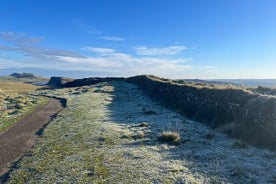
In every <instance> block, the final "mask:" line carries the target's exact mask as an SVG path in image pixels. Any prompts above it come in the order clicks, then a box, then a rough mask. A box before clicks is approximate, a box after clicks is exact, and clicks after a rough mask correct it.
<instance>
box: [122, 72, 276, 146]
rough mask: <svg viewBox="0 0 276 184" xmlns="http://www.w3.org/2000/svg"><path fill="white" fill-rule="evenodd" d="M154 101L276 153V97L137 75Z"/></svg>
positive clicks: (234, 88) (136, 81) (135, 80)
mask: <svg viewBox="0 0 276 184" xmlns="http://www.w3.org/2000/svg"><path fill="white" fill-rule="evenodd" d="M127 81H128V82H131V83H134V84H136V85H138V86H140V87H141V88H142V89H144V90H146V92H147V93H148V94H149V96H151V97H152V98H153V99H155V100H158V101H159V102H162V103H164V104H165V105H167V106H169V107H171V108H173V109H175V110H177V111H178V112H180V113H182V114H184V115H186V116H188V117H190V118H194V119H196V120H200V121H202V122H205V123H207V124H208V125H210V126H212V127H214V128H221V129H223V130H224V131H226V132H227V133H229V134H230V135H231V136H233V137H235V138H239V139H242V140H244V141H246V142H248V143H250V144H252V145H256V146H259V147H264V148H269V149H272V150H276V98H275V97H273V96H265V95H261V94H256V93H253V92H251V91H249V90H246V89H243V88H238V87H232V88H231V87H223V86H219V87H218V86H213V87H212V86H210V85H206V86H204V85H200V86H197V85H192V84H177V83H173V82H172V81H170V80H163V79H161V78H158V77H154V76H136V77H131V78H128V79H127Z"/></svg>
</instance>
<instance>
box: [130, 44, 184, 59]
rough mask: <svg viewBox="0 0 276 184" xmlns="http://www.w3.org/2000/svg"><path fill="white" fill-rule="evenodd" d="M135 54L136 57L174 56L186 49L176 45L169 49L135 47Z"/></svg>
mask: <svg viewBox="0 0 276 184" xmlns="http://www.w3.org/2000/svg"><path fill="white" fill-rule="evenodd" d="M134 49H135V51H136V54H138V55H149V56H154V55H175V54H178V53H180V52H182V51H183V50H185V49H187V47H185V46H181V45H177V46H170V47H159V48H148V47H135V48H134Z"/></svg>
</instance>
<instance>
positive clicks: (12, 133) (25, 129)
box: [0, 98, 62, 182]
mask: <svg viewBox="0 0 276 184" xmlns="http://www.w3.org/2000/svg"><path fill="white" fill-rule="evenodd" d="M61 110H62V104H61V102H60V100H58V99H53V98H48V103H47V104H46V105H43V106H41V107H38V108H37V109H35V110H34V111H33V112H32V113H31V114H29V115H27V116H25V117H24V118H23V119H22V120H20V121H19V122H17V123H16V124H15V125H14V126H12V127H11V128H9V129H8V130H7V131H4V132H2V133H0V182H1V180H5V178H6V177H7V175H8V173H9V171H10V170H11V169H12V167H13V166H14V165H15V163H16V162H17V161H18V160H19V159H20V158H21V157H22V156H24V155H25V154H27V153H28V152H30V151H31V149H32V147H33V145H34V144H35V140H36V139H37V137H38V136H39V134H40V133H41V132H42V129H43V128H44V127H45V126H46V125H47V124H48V123H49V122H50V121H51V119H52V118H54V117H55V116H56V114H57V113H58V112H59V111H61Z"/></svg>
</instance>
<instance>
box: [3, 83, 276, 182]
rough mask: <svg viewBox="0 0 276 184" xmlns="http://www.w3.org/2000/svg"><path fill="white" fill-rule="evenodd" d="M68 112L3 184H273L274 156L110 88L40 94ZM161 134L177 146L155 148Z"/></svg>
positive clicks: (126, 89) (131, 92) (125, 87)
mask: <svg viewBox="0 0 276 184" xmlns="http://www.w3.org/2000/svg"><path fill="white" fill-rule="evenodd" d="M37 94H40V95H46V96H55V97H62V98H66V99H67V100H68V103H67V108H65V109H64V110H63V111H62V112H60V113H59V115H58V116H57V117H56V118H55V119H54V120H53V121H52V122H51V123H50V124H49V125H48V126H47V127H46V128H45V130H44V133H43V135H42V136H41V137H40V138H39V140H38V141H37V143H36V145H35V147H34V149H33V151H32V153H31V154H30V155H29V156H26V157H24V158H23V159H22V161H21V162H20V163H19V164H18V166H17V168H15V169H14V170H13V171H12V172H11V175H10V179H9V180H8V182H7V183H275V182H276V153H275V152H270V151H268V150H261V149H257V148H253V147H251V146H248V145H246V144H244V143H242V142H240V141H238V140H233V139H230V138H229V137H227V136H226V135H225V134H223V133H220V132H218V131H216V130H213V129H210V128H209V127H207V126H205V125H204V124H202V123H199V122H194V121H192V120H189V119H187V118H185V117H183V116H181V115H180V114H178V113H177V112H174V111H171V110H169V109H167V108H166V107H164V106H162V105H161V104H158V103H156V102H154V101H152V100H151V99H150V98H149V97H147V96H146V94H144V92H143V91H141V90H140V89H138V88H137V87H136V86H135V85H132V84H129V83H126V82H108V83H99V84H96V85H91V86H85V87H78V88H65V89H56V90H45V91H38V92H37ZM164 131H174V132H177V133H179V134H180V137H181V141H180V144H170V143H166V142H160V141H159V140H158V136H160V134H162V132H164Z"/></svg>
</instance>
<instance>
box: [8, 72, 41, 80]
mask: <svg viewBox="0 0 276 184" xmlns="http://www.w3.org/2000/svg"><path fill="white" fill-rule="evenodd" d="M10 76H13V77H16V78H28V79H35V78H36V77H35V76H34V75H33V74H31V73H13V74H11V75H10Z"/></svg>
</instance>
